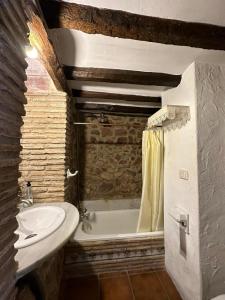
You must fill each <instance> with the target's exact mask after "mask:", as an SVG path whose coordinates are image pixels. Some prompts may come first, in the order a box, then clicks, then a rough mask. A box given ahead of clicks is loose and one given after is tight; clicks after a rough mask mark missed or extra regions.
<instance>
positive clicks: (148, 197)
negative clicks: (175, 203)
mask: <svg viewBox="0 0 225 300" xmlns="http://www.w3.org/2000/svg"><path fill="white" fill-rule="evenodd" d="M163 154H164V146H163V131H162V130H145V131H143V137H142V196H141V207H140V212H139V220H138V226H137V232H148V231H160V230H163Z"/></svg>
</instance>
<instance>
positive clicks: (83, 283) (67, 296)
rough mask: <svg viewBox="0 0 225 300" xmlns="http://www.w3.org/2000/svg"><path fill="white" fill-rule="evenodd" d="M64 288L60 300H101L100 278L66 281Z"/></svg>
mask: <svg viewBox="0 0 225 300" xmlns="http://www.w3.org/2000/svg"><path fill="white" fill-rule="evenodd" d="M62 286H63V292H62V293H61V299H60V300H99V281H98V277H81V278H73V279H69V280H66V281H64V282H63V285H62ZM62 294H63V295H62Z"/></svg>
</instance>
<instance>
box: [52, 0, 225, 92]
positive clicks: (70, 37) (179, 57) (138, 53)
mask: <svg viewBox="0 0 225 300" xmlns="http://www.w3.org/2000/svg"><path fill="white" fill-rule="evenodd" d="M68 2H75V3H80V4H86V5H92V6H97V7H105V8H110V9H120V10H126V11H129V12H133V13H138V14H143V15H151V16H156V17H162V18H171V19H179V20H185V21H192V22H193V21H194V22H205V23H212V24H217V25H223V26H225V17H224V15H225V0H113V1H112V0H74V1H73V0H70V1H68ZM50 34H51V39H52V41H53V43H54V45H55V48H56V51H57V54H58V56H59V59H60V61H61V63H62V64H65V65H71V66H79V67H95V68H110V69H124V70H137V71H148V72H162V73H170V74H182V73H183V72H184V70H185V69H186V68H187V67H188V66H189V65H190V64H191V63H192V62H193V61H195V60H199V59H202V57H203V58H204V59H205V61H209V60H216V61H217V62H222V63H225V51H212V50H204V49H197V48H191V47H184V46H174V45H164V44H157V43H150V42H144V41H136V40H129V39H120V38H113V37H108V36H103V35H97V34H96V35H94V34H92V35H91V34H86V33H83V32H80V31H76V30H68V29H52V30H50ZM221 42H224V41H221ZM82 84H83V85H84V88H85V87H86V89H87V83H82ZM70 85H71V86H73V85H81V84H80V83H73V82H72V83H71V82H70ZM108 86H109V87H108ZM88 89H89V90H94V91H105V90H106V89H107V90H108V89H110V90H112V92H114V93H117V92H119V91H121V86H119V85H113V86H112V85H107V86H106V85H104V84H103V85H102V84H96V83H91V84H89V85H88ZM131 90H132V86H130V87H128V91H129V92H128V94H129V93H130V91H131ZM134 90H135V91H133V92H135V93H136V94H140V95H160V94H161V92H162V91H160V90H158V91H156V89H155V88H152V87H148V89H147V90H146V88H145V87H144V88H143V86H142V87H140V86H139V87H137V86H136V87H135V88H134Z"/></svg>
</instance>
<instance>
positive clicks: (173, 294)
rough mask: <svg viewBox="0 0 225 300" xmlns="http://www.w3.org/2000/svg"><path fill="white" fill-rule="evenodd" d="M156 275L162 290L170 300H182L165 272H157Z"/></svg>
mask: <svg viewBox="0 0 225 300" xmlns="http://www.w3.org/2000/svg"><path fill="white" fill-rule="evenodd" d="M156 274H157V276H158V278H159V280H160V282H161V284H162V285H163V287H164V289H165V290H166V293H167V295H168V296H169V298H170V300H182V298H181V296H180V295H179V293H178V291H177V289H176V287H175V285H174V284H173V281H172V280H171V279H170V277H169V275H168V273H167V272H165V271H158V272H156Z"/></svg>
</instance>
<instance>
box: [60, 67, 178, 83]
mask: <svg viewBox="0 0 225 300" xmlns="http://www.w3.org/2000/svg"><path fill="white" fill-rule="evenodd" d="M64 73H65V76H66V79H68V80H80V81H94V82H109V83H127V84H137V85H152V86H163V87H176V86H178V85H179V83H180V81H181V76H180V75H172V74H166V73H154V72H141V71H130V70H119V69H104V68H84V67H74V66H64Z"/></svg>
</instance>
